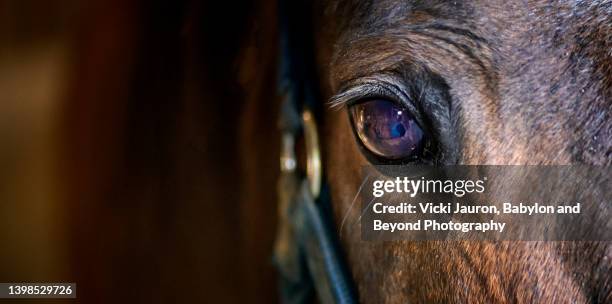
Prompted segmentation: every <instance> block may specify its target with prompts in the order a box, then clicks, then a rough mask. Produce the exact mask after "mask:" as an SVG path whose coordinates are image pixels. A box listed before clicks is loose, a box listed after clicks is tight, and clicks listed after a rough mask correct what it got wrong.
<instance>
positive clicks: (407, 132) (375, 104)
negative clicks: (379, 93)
mask: <svg viewBox="0 0 612 304" xmlns="http://www.w3.org/2000/svg"><path fill="white" fill-rule="evenodd" d="M350 115H351V121H352V122H353V128H354V130H355V132H356V133H357V136H358V137H359V139H360V140H361V142H362V143H363V145H364V146H365V147H366V148H367V149H368V150H369V151H371V152H372V153H374V154H375V155H377V156H380V157H384V158H388V159H403V158H411V157H412V158H418V157H420V156H421V153H422V151H423V146H424V141H425V135H424V133H423V130H422V129H421V127H419V125H418V124H417V122H416V120H415V119H414V117H413V116H412V115H410V113H409V112H408V111H407V110H406V109H405V108H403V107H401V106H399V105H397V104H396V103H394V102H391V101H388V100H384V99H373V100H369V101H365V102H361V103H358V104H355V105H353V106H351V108H350Z"/></svg>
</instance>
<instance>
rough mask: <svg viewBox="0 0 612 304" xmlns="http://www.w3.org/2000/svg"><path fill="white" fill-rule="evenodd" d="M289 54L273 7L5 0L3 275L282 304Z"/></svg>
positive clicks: (107, 299) (154, 297) (148, 296)
mask: <svg viewBox="0 0 612 304" xmlns="http://www.w3.org/2000/svg"><path fill="white" fill-rule="evenodd" d="M276 63H277V44H276V7H275V4H274V3H273V1H265V0H262V1H255V0H253V1H235V0H234V1H187V0H185V1H137V0H89V1H78V0H58V1H36V0H0V166H1V168H2V170H0V228H2V229H0V240H1V241H2V250H0V281H2V282H76V283H77V294H78V300H77V301H78V302H83V303H119V302H126V303H130V302H134V303H160V302H165V303H168V302H171V303H173V302H176V303H179V302H205V303H217V302H222V303H232V302H248V303H269V302H271V301H274V300H275V299H276V281H275V277H274V271H273V268H272V262H271V249H272V242H273V238H274V228H275V218H276V209H275V206H276V192H275V187H276V172H277V168H278V152H277V151H278V140H277V134H276V133H275V128H276V112H277V104H278V98H277V96H276V79H275V77H276ZM0 302H3V300H0ZM41 302H46V301H41V300H34V301H32V303H41ZM56 302H58V303H65V302H73V301H66V300H61V301H56ZM20 303H26V301H20Z"/></svg>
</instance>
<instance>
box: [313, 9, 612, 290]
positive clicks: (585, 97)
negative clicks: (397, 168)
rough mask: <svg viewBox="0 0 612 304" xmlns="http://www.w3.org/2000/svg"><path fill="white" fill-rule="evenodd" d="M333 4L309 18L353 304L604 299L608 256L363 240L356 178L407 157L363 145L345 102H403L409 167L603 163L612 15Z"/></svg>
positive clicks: (581, 250)
mask: <svg viewBox="0 0 612 304" xmlns="http://www.w3.org/2000/svg"><path fill="white" fill-rule="evenodd" d="M330 2H332V3H327V4H321V5H320V6H321V7H318V9H317V11H321V12H325V13H323V14H322V16H318V18H316V19H315V20H316V28H317V32H318V34H317V37H318V38H317V50H318V62H319V67H320V75H321V79H322V83H321V86H322V88H323V92H324V95H325V96H326V97H328V98H330V99H331V100H332V102H333V103H334V106H335V108H336V110H330V111H327V113H326V117H325V131H324V132H323V133H324V134H326V138H325V146H326V147H327V152H326V155H325V156H326V173H327V175H328V179H329V182H330V185H331V188H332V198H333V202H334V209H335V212H336V215H337V223H338V225H340V226H342V228H341V229H340V230H341V231H340V234H341V240H342V242H343V245H344V247H345V250H346V252H347V255H348V258H349V263H350V267H351V270H352V272H353V275H354V278H355V280H356V282H357V286H358V289H359V294H360V297H361V298H362V299H364V300H366V301H367V300H371V301H372V300H373V301H380V300H382V299H384V300H388V301H391V302H400V301H406V300H417V301H427V302H430V301H452V302H455V301H457V302H466V301H468V302H504V301H514V300H517V301H519V302H521V301H527V302H531V301H546V302H551V301H554V302H569V301H576V302H588V301H590V300H596V301H597V300H599V301H605V300H610V284H609V281H608V283H605V282H606V281H605V279H604V278H605V277H607V276H609V273H610V260H611V259H612V256H611V253H610V252H611V250H610V249H608V247H607V245H606V244H583V245H580V244H571V245H562V244H557V243H537V242H514V243H477V242H473V243H462V242H422V243H414V242H394V243H384V244H380V243H378V244H373V243H369V242H364V241H361V240H360V235H359V228H358V227H359V224H358V223H357V218H358V216H359V214H358V213H359V211H358V209H359V208H358V207H354V208H350V207H349V206H350V205H351V202H352V200H353V197H354V196H355V194H356V193H357V191H358V188H359V186H360V183H361V180H360V174H361V172H360V170H361V166H363V165H367V164H369V163H370V162H371V161H372V159H373V158H372V157H371V156H372V155H371V154H376V157H374V158H375V159H381V158H383V159H384V158H386V157H389V158H393V157H396V156H397V155H394V153H395V154H402V153H403V152H406V151H397V149H396V150H393V149H391V150H384V149H382V152H381V151H378V153H372V151H371V150H372V149H369V148H368V147H367V145H364V147H360V144H358V142H359V139H358V138H357V137H356V136H354V134H355V132H354V130H353V124H351V121H350V119H349V115H347V112H348V111H350V109H349V108H350V106H347V104H353V103H355V102H359V101H364V100H372V99H383V100H384V99H393V100H394V101H395V102H399V103H405V104H407V105H408V106H407V109H408V110H409V112H410V113H409V114H410V115H411V116H410V117H409V118H407V119H414V120H415V121H416V122H417V123H418V126H419V127H420V128H422V129H423V130H422V131H423V134H425V135H423V136H422V137H421V136H419V134H420V133H418V132H417V133H418V134H416V135H415V136H416V137H415V138H416V139H415V140H417V141H418V143H417V144H418V145H421V146H420V148H417V149H415V150H414V151H413V152H410V153H412V154H413V155H411V157H413V159H416V160H417V161H424V162H428V163H438V164H444V163H452V164H456V163H458V164H568V163H588V164H608V165H609V164H610V163H611V162H612V157H611V153H610V151H611V146H612V119H611V118H610V108H611V99H610V98H611V95H612V94H611V89H612V78H611V77H612V72H611V70H610V69H611V66H612V53H611V52H610V50H612V19H611V18H612V17H611V15H612V3H610V2H609V1H594V2H587V1H584V2H583V1H576V2H574V1H564V2H561V1H396V0H395V1H394V0H384V1H348V0H347V1H330ZM372 92H375V94H374V95H373V94H372ZM398 92H399V93H398ZM388 95H393V96H388ZM379 103H381V104H383V105H379V106H375V108H376V107H384V106H385V105H384V101H382V102H379ZM337 109H340V110H337ZM372 111H376V110H375V109H374V110H372ZM372 113H376V112H372ZM413 131H414V130H413ZM411 144H412V146H411ZM361 145H363V144H361ZM405 147H414V143H408V144H406V145H405ZM423 147H425V148H423ZM559 252H563V253H562V254H560V253H559ZM579 254H580V255H583V256H584V255H587V256H586V257H585V259H586V260H585V261H583V260H581V259H576V258H575V257H576V256H577V255H579ZM562 256H563V257H562ZM568 257H569V258H568ZM602 257H603V260H604V261H603V262H602ZM568 260H570V261H571V260H574V262H571V263H570V262H567V261H568ZM564 261H565V262H564ZM606 261H607V262H606ZM568 263H569V264H568ZM597 276H599V277H597ZM606 284H607V285H606Z"/></svg>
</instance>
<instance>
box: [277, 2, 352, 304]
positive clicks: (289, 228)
mask: <svg viewBox="0 0 612 304" xmlns="http://www.w3.org/2000/svg"><path fill="white" fill-rule="evenodd" d="M306 2H307V1H306ZM304 6H306V7H308V6H307V5H305V4H304V2H303V1H295V0H286V1H285V0H279V13H278V16H279V18H278V22H279V38H280V59H281V62H280V77H279V80H280V82H279V89H280V94H281V96H282V97H283V101H282V104H281V109H280V123H279V126H280V131H281V136H282V142H281V154H280V162H281V174H280V180H279V184H278V191H279V205H278V209H279V221H278V231H277V238H276V243H275V250H274V261H275V264H276V266H277V269H278V273H279V285H280V286H279V287H280V292H281V298H282V301H283V302H284V303H291V304H294V303H307V302H311V301H312V299H313V296H314V294H315V293H316V295H317V297H318V299H319V301H320V302H322V303H356V302H357V300H356V296H355V291H354V287H353V282H352V280H351V276H350V274H349V272H348V270H347V267H346V264H345V261H344V259H343V254H342V253H341V247H340V246H339V241H338V239H337V234H336V231H335V229H333V227H334V224H333V223H334V222H333V216H332V207H331V202H330V196H329V192H328V190H329V189H328V187H327V186H326V183H325V182H324V177H323V174H322V165H321V155H320V149H319V139H318V133H317V124H316V120H317V117H318V116H317V114H318V113H320V103H317V102H316V101H317V97H316V96H317V91H318V90H317V88H318V86H317V82H316V81H315V79H316V77H314V74H315V73H312V70H313V69H312V67H313V64H311V63H312V61H313V56H311V55H312V50H313V48H312V44H309V43H308V42H309V39H308V38H309V37H310V35H309V32H308V28H309V27H308V18H307V17H309V16H310V14H309V12H310V10H308V9H307V8H306V9H304ZM309 60H310V61H309ZM302 137H303V139H304V142H305V150H306V164H305V167H306V170H305V171H306V172H303V170H300V169H299V167H300V166H298V157H297V156H296V150H295V146H296V142H297V140H298V139H299V138H302Z"/></svg>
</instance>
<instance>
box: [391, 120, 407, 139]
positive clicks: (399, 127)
mask: <svg viewBox="0 0 612 304" xmlns="http://www.w3.org/2000/svg"><path fill="white" fill-rule="evenodd" d="M404 134H406V128H404V125H403V124H401V123H395V126H394V127H393V128H392V129H391V137H393V138H397V137H402V136H404Z"/></svg>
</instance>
